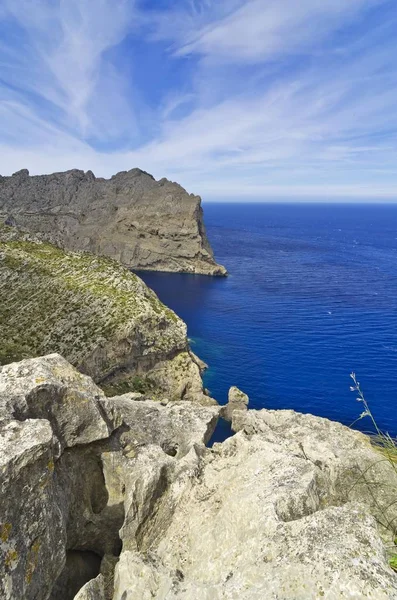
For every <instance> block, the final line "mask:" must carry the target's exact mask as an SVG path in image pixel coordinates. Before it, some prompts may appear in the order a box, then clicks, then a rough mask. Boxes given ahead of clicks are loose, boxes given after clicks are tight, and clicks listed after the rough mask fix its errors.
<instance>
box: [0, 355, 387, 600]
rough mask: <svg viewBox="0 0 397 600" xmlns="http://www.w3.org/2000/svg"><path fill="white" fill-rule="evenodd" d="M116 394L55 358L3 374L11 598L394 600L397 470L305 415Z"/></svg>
mask: <svg viewBox="0 0 397 600" xmlns="http://www.w3.org/2000/svg"><path fill="white" fill-rule="evenodd" d="M235 397H236V389H233V390H232V392H231V404H233V407H231V408H232V410H230V413H231V417H232V420H233V430H234V432H235V435H233V436H232V437H230V438H229V439H227V440H226V441H225V442H223V443H221V444H215V446H214V447H213V448H208V447H206V444H207V442H208V440H209V438H210V436H211V433H212V431H213V430H214V427H215V425H216V421H217V418H218V416H219V413H220V407H217V406H200V405H198V404H196V403H191V402H186V401H185V402H181V401H177V402H169V401H168V400H167V401H163V402H162V401H160V402H159V401H153V400H151V399H149V398H142V397H140V398H137V397H135V395H131V394H126V395H122V396H116V397H113V398H107V397H106V396H105V395H104V394H103V392H102V391H101V390H100V389H99V388H98V387H96V386H95V384H94V383H93V382H92V380H91V379H90V378H88V377H87V376H85V375H82V374H81V373H79V372H78V371H76V370H75V369H74V368H73V367H71V366H70V365H69V364H68V363H67V362H66V361H65V360H64V359H63V358H62V357H60V356H59V355H50V356H46V357H42V358H35V359H28V360H25V361H22V362H19V363H12V364H9V365H6V366H3V367H1V368H0V480H1V481H0V483H1V495H0V519H1V523H0V597H1V598H2V599H4V600H22V599H23V600H138V599H139V600H199V599H200V600H234V599H236V598H238V599H239V600H276V599H277V600H320V599H322V598H326V599H328V600H347V599H357V600H358V599H361V598H373V599H374V600H388V599H390V600H393V599H396V598H397V574H396V573H394V572H393V570H392V569H391V568H390V566H389V564H388V555H387V552H388V548H389V549H390V548H391V547H392V546H393V539H394V536H395V529H394V527H395V526H394V524H395V522H396V519H397V507H396V502H395V497H396V490H397V475H396V471H395V469H394V468H393V465H392V464H390V462H389V461H387V460H384V459H382V455H381V454H379V453H378V452H376V451H375V450H374V449H372V448H371V445H370V442H369V439H368V438H367V437H366V436H364V435H363V434H361V433H358V432H354V431H351V430H349V429H347V428H346V427H344V426H342V425H340V424H338V423H333V422H330V421H327V420H326V419H321V418H316V417H312V416H310V415H301V414H298V413H294V412H293V411H268V410H261V411H253V410H248V411H247V409H246V405H245V403H241V406H240V408H237V406H236V404H237V403H236V402H234V401H233V398H235Z"/></svg>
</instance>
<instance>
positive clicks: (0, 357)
mask: <svg viewBox="0 0 397 600" xmlns="http://www.w3.org/2000/svg"><path fill="white" fill-rule="evenodd" d="M0 323H1V326H0V365H1V364H7V363H10V362H12V361H16V360H21V359H23V358H30V357H36V356H41V355H43V354H49V353H54V352H57V353H59V354H61V355H62V356H64V357H65V358H66V359H67V360H68V361H69V362H70V363H72V364H73V365H74V366H75V367H77V368H78V369H79V370H80V371H81V372H82V373H85V374H87V375H90V376H91V377H92V378H93V379H94V380H95V381H96V382H97V383H100V384H101V385H103V386H104V387H105V389H106V390H107V391H108V393H118V392H120V391H135V392H137V393H146V392H148V391H150V393H151V395H152V396H153V395H156V393H159V394H161V395H162V396H163V397H165V396H168V397H169V398H170V399H173V400H175V399H186V400H192V399H193V400H196V401H198V402H204V403H211V402H212V403H213V401H212V400H211V399H210V398H209V397H208V396H207V395H206V394H205V393H204V391H203V385H202V381H201V377H200V368H201V366H200V362H199V360H198V359H197V358H196V357H195V356H194V355H193V354H192V353H191V351H190V349H189V345H188V340H187V333H186V325H185V323H184V322H183V321H182V320H181V319H180V318H179V317H178V316H177V315H176V314H175V313H174V312H173V311H172V310H170V309H169V308H167V307H166V306H164V304H162V303H161V302H160V300H159V299H158V297H157V296H156V294H155V293H154V292H153V291H152V290H150V289H149V288H148V287H147V286H146V285H145V284H144V282H143V281H142V280H141V279H140V278H139V277H138V276H137V275H135V274H133V273H131V272H130V271H129V270H128V269H126V268H125V267H123V266H122V265H120V264H119V263H117V262H116V261H114V260H111V259H109V258H106V257H100V256H94V255H92V254H88V253H83V252H66V251H64V250H61V249H60V248H58V247H56V246H54V245H52V244H49V243H48V242H43V241H41V240H38V239H36V238H35V237H33V236H31V235H29V234H25V233H22V232H20V231H18V230H17V229H16V228H14V227H7V226H1V225H0Z"/></svg>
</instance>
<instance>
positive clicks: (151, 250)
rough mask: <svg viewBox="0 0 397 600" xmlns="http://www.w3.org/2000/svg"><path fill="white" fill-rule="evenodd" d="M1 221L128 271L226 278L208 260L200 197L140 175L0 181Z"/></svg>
mask: <svg viewBox="0 0 397 600" xmlns="http://www.w3.org/2000/svg"><path fill="white" fill-rule="evenodd" d="M1 220H3V221H6V222H8V223H9V224H14V225H16V226H17V227H18V228H20V229H23V230H25V231H27V232H31V233H34V234H40V236H42V238H43V239H45V240H47V241H50V242H53V243H55V244H57V245H58V246H60V247H62V248H65V249H68V250H84V251H87V252H92V253H94V254H99V255H104V256H109V257H111V258H114V259H116V260H118V261H120V262H121V263H122V264H124V265H125V266H127V267H129V268H135V269H146V270H152V271H171V272H186V273H199V274H204V275H225V274H226V269H225V268H224V267H222V266H221V265H218V264H217V263H216V262H215V260H214V255H213V252H212V249H211V247H210V244H209V242H208V239H207V236H206V233H205V227H204V222H203V211H202V208H201V199H200V197H199V196H194V195H193V194H188V193H187V192H186V190H184V189H183V188H182V187H181V186H180V185H178V184H177V183H173V182H171V181H168V180H167V179H161V180H160V181H156V180H155V179H154V178H153V177H152V176H151V175H149V174H148V173H146V172H144V171H141V170H140V169H132V170H131V171H128V172H127V171H123V172H121V173H117V175H114V176H113V177H112V178H111V179H108V180H107V179H103V178H96V177H95V176H94V174H93V173H92V172H91V171H88V172H86V173H84V171H79V170H72V171H67V172H64V173H53V174H51V175H38V176H33V177H31V176H30V175H29V172H28V171H27V170H26V169H24V170H21V171H19V172H17V173H15V174H14V175H12V176H11V177H1V176H0V221H1Z"/></svg>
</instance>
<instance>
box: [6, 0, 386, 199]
mask: <svg viewBox="0 0 397 600" xmlns="http://www.w3.org/2000/svg"><path fill="white" fill-rule="evenodd" d="M0 157H1V160H0V173H1V174H2V175H10V174H12V173H13V172H15V171H18V170H19V169H22V168H28V169H29V171H30V173H31V174H42V173H51V172H54V171H63V170H67V169H72V168H79V169H83V170H88V169H91V170H92V171H93V172H94V173H95V175H96V176H102V177H110V176H111V175H113V174H115V173H117V172H118V171H123V170H129V169H132V168H134V167H139V168H141V169H143V170H145V171H148V172H150V173H152V174H153V175H154V176H155V177H156V178H157V179H160V178H162V177H167V178H168V179H171V180H173V181H178V182H179V183H181V184H182V185H183V186H184V187H185V188H186V189H187V190H188V191H189V192H192V193H195V194H200V195H201V196H202V197H203V199H204V200H209V201H211V200H230V201H236V200H239V199H245V200H250V201H270V200H274V199H278V198H283V199H291V200H294V199H298V200H301V199H307V200H312V201H317V200H319V201H324V200H327V201H328V200H332V201H342V200H343V201H344V200H346V199H352V200H372V199H375V200H378V201H397V2H396V0H299V1H298V0H34V1H33V0H2V1H1V4H0Z"/></svg>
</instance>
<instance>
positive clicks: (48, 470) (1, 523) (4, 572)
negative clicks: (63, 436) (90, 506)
mask: <svg viewBox="0 0 397 600" xmlns="http://www.w3.org/2000/svg"><path fill="white" fill-rule="evenodd" d="M53 449H54V439H53V434H52V430H51V427H50V424H49V423H48V421H45V420H30V419H28V420H26V421H23V422H22V423H21V422H18V421H9V422H7V423H4V422H3V423H2V424H0V597H1V598H2V599H3V600H22V599H24V600H25V599H26V600H33V599H36V598H37V599H43V600H44V599H46V598H47V597H48V595H49V593H50V591H51V589H52V586H53V584H54V581H55V580H56V578H57V577H58V575H59V573H60V572H61V570H62V568H63V564H64V561H65V541H66V539H65V531H64V529H63V523H62V516H61V513H60V511H59V508H58V506H57V494H56V483H55V478H54V469H55V461H54V452H53Z"/></svg>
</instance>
